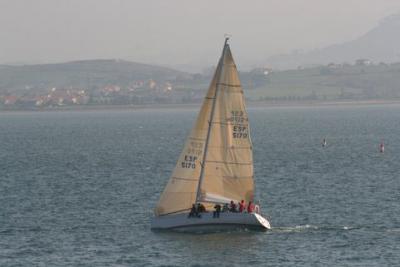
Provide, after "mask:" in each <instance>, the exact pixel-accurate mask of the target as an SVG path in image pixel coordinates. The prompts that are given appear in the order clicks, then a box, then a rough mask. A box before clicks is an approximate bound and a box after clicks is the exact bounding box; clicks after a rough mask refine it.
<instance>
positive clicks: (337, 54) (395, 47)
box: [267, 14, 400, 69]
mask: <svg viewBox="0 0 400 267" xmlns="http://www.w3.org/2000/svg"><path fill="white" fill-rule="evenodd" d="M360 58H367V59H370V60H372V61H374V62H376V63H379V62H387V63H390V62H397V61H399V59H400V14H397V15H392V16H390V17H387V18H385V19H384V20H382V21H381V22H380V23H379V25H378V26H377V27H375V28H373V29H372V30H370V31H369V32H367V33H366V34H364V35H363V36H361V37H359V38H357V39H356V40H353V41H350V42H346V43H343V44H337V45H332V46H328V47H325V48H322V49H318V50H313V51H311V52H308V53H293V54H289V55H278V56H273V57H270V58H269V59H268V60H267V64H268V65H270V66H272V67H273V68H278V69H293V68H297V67H298V66H312V65H319V64H328V63H330V62H334V63H343V62H348V63H352V62H354V61H355V60H356V59H360Z"/></svg>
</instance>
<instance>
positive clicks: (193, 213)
mask: <svg viewBox="0 0 400 267" xmlns="http://www.w3.org/2000/svg"><path fill="white" fill-rule="evenodd" d="M192 217H199V213H198V211H197V207H196V205H195V204H193V205H192V208H191V209H190V212H189V216H188V218H192Z"/></svg>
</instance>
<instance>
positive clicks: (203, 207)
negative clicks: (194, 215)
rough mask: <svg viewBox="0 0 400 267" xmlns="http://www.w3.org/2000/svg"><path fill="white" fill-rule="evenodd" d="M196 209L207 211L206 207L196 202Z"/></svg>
mask: <svg viewBox="0 0 400 267" xmlns="http://www.w3.org/2000/svg"><path fill="white" fill-rule="evenodd" d="M197 211H198V212H199V213H201V212H207V210H206V207H205V206H204V205H203V204H202V203H197Z"/></svg>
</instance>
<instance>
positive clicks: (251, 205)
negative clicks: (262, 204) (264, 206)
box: [247, 201, 254, 213]
mask: <svg viewBox="0 0 400 267" xmlns="http://www.w3.org/2000/svg"><path fill="white" fill-rule="evenodd" d="M247 212H248V213H253V212H254V204H253V203H252V202H251V201H249V205H248V206H247Z"/></svg>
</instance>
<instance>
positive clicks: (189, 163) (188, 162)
mask: <svg viewBox="0 0 400 267" xmlns="http://www.w3.org/2000/svg"><path fill="white" fill-rule="evenodd" d="M196 160H197V157H196V156H191V155H185V157H184V160H183V161H182V163H181V164H182V168H188V169H195V168H196Z"/></svg>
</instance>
